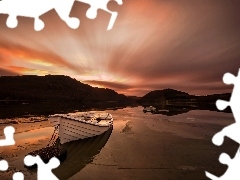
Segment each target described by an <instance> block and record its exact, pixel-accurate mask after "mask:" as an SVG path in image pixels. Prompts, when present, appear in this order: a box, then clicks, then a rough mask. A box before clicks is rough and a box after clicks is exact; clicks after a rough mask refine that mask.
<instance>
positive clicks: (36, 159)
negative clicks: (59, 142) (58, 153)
mask: <svg viewBox="0 0 240 180" xmlns="http://www.w3.org/2000/svg"><path fill="white" fill-rule="evenodd" d="M24 164H25V165H26V166H32V165H34V164H37V166H38V169H37V177H38V180H46V179H47V180H58V178H57V177H56V176H55V175H54V174H53V173H52V169H55V168H57V167H58V166H59V165H60V161H59V160H58V159H57V158H55V157H53V158H52V159H50V161H49V162H48V163H47V164H45V163H44V162H43V161H42V159H41V158H40V156H38V155H37V156H31V155H27V156H26V157H25V158H24Z"/></svg>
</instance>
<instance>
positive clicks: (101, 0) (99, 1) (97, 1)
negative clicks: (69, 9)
mask: <svg viewBox="0 0 240 180" xmlns="http://www.w3.org/2000/svg"><path fill="white" fill-rule="evenodd" d="M77 1H79V2H83V3H85V4H89V5H90V6H91V7H90V8H89V9H88V10H87V13H86V16H87V17H88V18H89V19H95V18H96V17H97V11H98V10H99V9H101V10H104V11H106V12H108V13H110V14H111V18H110V21H109V24H108V28H107V30H111V29H112V28H113V25H114V23H115V21H116V19H117V16H118V13H117V12H114V11H110V10H109V9H108V7H107V5H108V3H109V1H110V0H77ZM114 1H116V2H117V3H118V4H119V5H122V4H123V2H122V0H114Z"/></svg>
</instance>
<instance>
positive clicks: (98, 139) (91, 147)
mask: <svg viewBox="0 0 240 180" xmlns="http://www.w3.org/2000/svg"><path fill="white" fill-rule="evenodd" d="M112 129H113V127H111V128H110V129H109V130H108V131H106V132H105V133H103V134H101V135H99V136H95V137H91V138H86V139H81V140H77V141H72V142H68V143H65V144H63V145H62V147H63V148H64V149H66V150H67V158H66V159H65V161H63V162H62V163H61V165H60V166H59V167H58V168H56V169H54V170H53V173H54V174H55V175H56V176H57V177H58V178H59V179H62V180H66V179H68V178H70V177H72V176H73V175H74V174H76V173H77V172H79V171H81V170H82V169H83V168H84V167H85V166H86V165H88V164H89V163H91V162H92V161H93V159H94V157H95V156H96V155H97V154H99V153H100V151H101V149H102V148H103V147H104V146H105V144H106V143H107V141H108V139H109V137H110V135H111V133H112Z"/></svg>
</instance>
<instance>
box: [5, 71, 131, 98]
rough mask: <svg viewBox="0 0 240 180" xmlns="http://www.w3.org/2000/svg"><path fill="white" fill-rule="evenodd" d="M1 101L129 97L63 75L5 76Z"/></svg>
mask: <svg viewBox="0 0 240 180" xmlns="http://www.w3.org/2000/svg"><path fill="white" fill-rule="evenodd" d="M0 87H1V88H0V100H1V101H9V102H10V101H76V102H89V101H95V102H98V101H117V102H124V101H128V100H129V98H127V97H126V96H124V95H122V94H118V93H116V92H115V91H113V90H111V89H104V88H94V87H91V86H89V85H87V84H83V83H81V82H79V81H77V80H76V79H72V78H70V77H68V76H63V75H46V76H33V75H30V76H28V75H26V76H2V77H0Z"/></svg>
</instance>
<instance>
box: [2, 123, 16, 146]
mask: <svg viewBox="0 0 240 180" xmlns="http://www.w3.org/2000/svg"><path fill="white" fill-rule="evenodd" d="M14 132H15V129H14V127H12V126H7V127H5V128H4V130H3V133H4V136H5V139H1V140H0V146H11V145H14V144H15V140H14V138H13V135H14Z"/></svg>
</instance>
